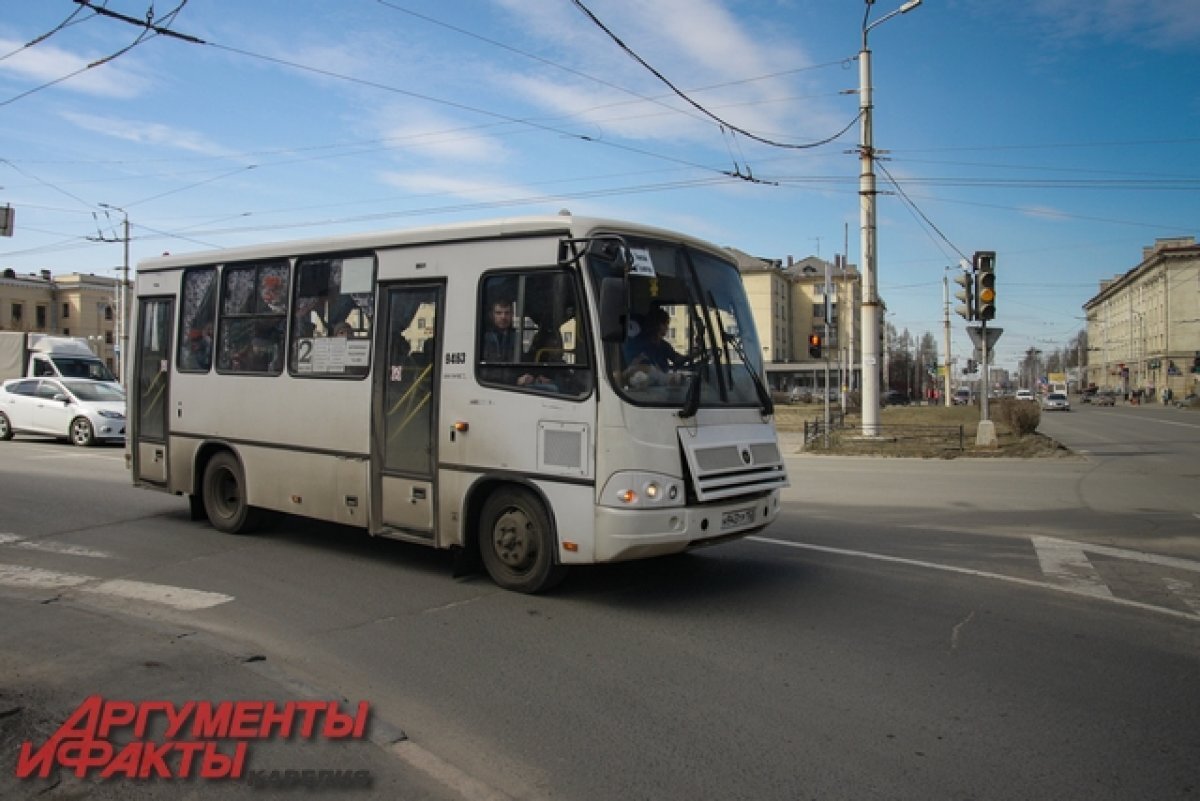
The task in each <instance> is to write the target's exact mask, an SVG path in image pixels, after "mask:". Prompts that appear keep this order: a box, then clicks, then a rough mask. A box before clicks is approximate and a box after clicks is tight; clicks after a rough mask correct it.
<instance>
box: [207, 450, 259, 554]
mask: <svg viewBox="0 0 1200 801" xmlns="http://www.w3.org/2000/svg"><path fill="white" fill-rule="evenodd" d="M202 491H203V494H204V512H205V514H207V515H208V522H210V523H212V526H213V528H215V529H216V530H217V531H223V532H225V533H226V534H243V533H245V532H247V531H250V530H251V529H253V528H254V526H255V525H256V524H257V523H258V514H257V510H256V509H254V507H252V506H250V504H249V503H248V502H247V501H246V473H245V471H243V470H242V464H241V462H239V461H238V459H237V457H236V456H234V455H233V454H232V453H230V452H228V451H222V452H221V453H218V454H216V455H215V456H213V457H212V458H211V459H209V461H208V465H207V466H206V467H205V468H204V486H203V488H202Z"/></svg>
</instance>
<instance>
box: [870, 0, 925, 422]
mask: <svg viewBox="0 0 1200 801" xmlns="http://www.w3.org/2000/svg"><path fill="white" fill-rule="evenodd" d="M874 2H875V0H866V4H867V9H866V13H865V14H864V15H863V27H862V51H861V52H860V53H859V54H858V108H859V117H860V123H861V137H860V142H859V149H858V154H859V162H860V172H859V179H858V195H859V221H860V225H861V247H862V262H863V297H862V306H861V309H862V329H863V336H862V434H863V436H864V437H875V436H878V435H879V400H880V387H879V334H880V331H879V323H880V321H879V313H880V303H879V276H878V275H877V270H876V268H877V264H876V259H875V143H874V133H873V129H872V126H871V113H872V109H873V108H874V103H873V100H872V95H871V92H872V87H871V49H870V48H869V47H868V46H867V34H869V33H870V32H871V29H872V28H875V27H877V26H879V25H882V24H883V23H885V22H887V21H888V20H889V19H891V18H892V17H894V16H896V15H897V14H907V13H908V12H909V11H912V10H913V9H914V8H916V7H917V6H919V5H921V0H908V2H906V3H904V5H902V6H900V7H899V8H898V9H896V10H895V11H893V12H892V13H890V14H885V15H884V16H882V17H880V18H879V19H877V20H875V21H874V22H872V23H870V24H867V17H869V16H870V14H871V6H872V5H873V4H874Z"/></svg>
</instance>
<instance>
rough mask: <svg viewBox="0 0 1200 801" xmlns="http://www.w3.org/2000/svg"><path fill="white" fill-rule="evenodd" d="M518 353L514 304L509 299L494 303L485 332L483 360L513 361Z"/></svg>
mask: <svg viewBox="0 0 1200 801" xmlns="http://www.w3.org/2000/svg"><path fill="white" fill-rule="evenodd" d="M516 353H517V332H516V331H514V330H513V304H512V301H509V300H497V301H495V302H493V303H492V305H491V311H490V319H489V321H488V326H487V330H486V331H485V332H484V334H483V361H485V362H511V361H514V360H515V357H516Z"/></svg>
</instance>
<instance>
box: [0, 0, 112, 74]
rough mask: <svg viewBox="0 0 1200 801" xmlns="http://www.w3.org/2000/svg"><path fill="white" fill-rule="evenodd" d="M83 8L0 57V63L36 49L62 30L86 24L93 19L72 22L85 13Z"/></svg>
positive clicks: (85, 18) (80, 7)
mask: <svg viewBox="0 0 1200 801" xmlns="http://www.w3.org/2000/svg"><path fill="white" fill-rule="evenodd" d="M83 8H84V7H83V6H82V5H81V6H79V7H78V8H76V9H75V10H74V11H72V12H71V13H70V14H69V15H68V16H67V18H66V19H64V20H63V21H62V22H60V23H58V24H57V25H55V26H54V27H53V28H51V29H50V30H48V31H46V32H45V33H43V34H40V35H38V36H35V37H33V38H32V39H30V40H29V41H28V42H26V43H25V44H23V45H21V46H20V47H18V48H16V49H15V50H10V51H9V52H7V53H5V54H4V55H0V61H5V60H6V59H9V58H11V57H12V56H15V55H16V54H17V53H20V52H23V51H25V50H28V49H29V48H31V47H36V46H37V45H39V44H41V43H42V42H44V41H46V40H47V39H49V38H50V37H51V36H53V35H54V34H56V33H58V32H59V31H61V30H63V29H65V28H67V27H69V26H71V25H76V24H78V23H79V22H86V21H87V20H89V19H91V17H84V18H83V19H81V20H77V21H75V22H72V20H74V19H75V17H76V16H78V15H79V13H80V12H82V11H83ZM92 16H95V14H94V13H93V15H92Z"/></svg>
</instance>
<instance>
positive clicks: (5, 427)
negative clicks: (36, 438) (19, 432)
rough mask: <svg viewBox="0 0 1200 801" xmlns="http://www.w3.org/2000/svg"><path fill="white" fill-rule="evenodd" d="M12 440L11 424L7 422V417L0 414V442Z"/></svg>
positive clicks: (2, 413)
mask: <svg viewBox="0 0 1200 801" xmlns="http://www.w3.org/2000/svg"><path fill="white" fill-rule="evenodd" d="M12 438H13V430H12V423H10V422H8V415H6V414H4V412H0V440H10V439H12Z"/></svg>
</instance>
